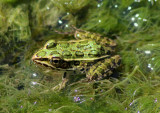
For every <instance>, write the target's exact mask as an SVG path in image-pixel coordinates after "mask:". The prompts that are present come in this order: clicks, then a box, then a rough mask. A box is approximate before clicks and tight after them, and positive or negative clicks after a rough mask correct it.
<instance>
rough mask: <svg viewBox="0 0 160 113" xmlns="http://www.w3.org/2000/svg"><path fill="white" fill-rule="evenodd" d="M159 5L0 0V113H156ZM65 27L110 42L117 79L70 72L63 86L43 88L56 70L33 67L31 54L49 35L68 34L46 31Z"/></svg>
mask: <svg viewBox="0 0 160 113" xmlns="http://www.w3.org/2000/svg"><path fill="white" fill-rule="evenodd" d="M2 2H3V3H2ZM11 3H17V4H16V5H15V4H11ZM159 5H160V2H159V1H158V0H157V1H156V0H150V1H145V0H142V1H140V2H138V0H137V2H136V0H114V1H109V0H105V1H102V0H98V1H96V0H94V1H92V2H91V1H90V0H72V3H71V1H69V0H59V1H58V0H55V1H52V0H51V1H45V0H35V1H31V2H29V3H25V2H21V3H19V1H18V0H3V1H1V4H0V95H1V97H0V112H2V113H3V112H4V113H7V112H8V113H10V112H11V113H15V112H16V113H17V112H18V113H21V112H22V113H23V112H24V113H26V112H29V113H30V112H34V113H44V112H55V113H68V112H76V113H84V112H85V113H106V112H107V113H117V112H118V113H121V112H123V113H132V112H143V113H156V112H159V111H160V110H159V104H160V103H159V101H160V97H159V92H160V88H159V86H160V76H159V75H160V71H159V66H160V57H159V56H160V55H159V42H160V38H159V37H160V33H159V30H160V28H159V24H160V14H159V13H160V9H159ZM71 25H74V26H76V27H78V28H81V29H83V30H88V31H92V32H96V33H100V34H102V35H104V36H106V35H107V36H108V37H109V38H113V39H115V40H116V42H117V50H116V54H120V56H121V57H122V63H121V67H120V68H119V69H117V71H116V72H115V75H118V77H117V76H116V77H110V78H109V79H104V80H101V81H91V82H88V81H86V79H85V77H84V76H80V75H79V76H74V75H73V76H71V77H70V79H71V82H70V83H69V84H68V85H67V87H66V88H65V89H63V90H62V91H59V92H56V91H52V90H51V89H52V88H53V87H54V86H55V85H57V84H58V83H59V82H61V76H62V73H61V72H52V71H51V72H49V69H47V68H45V69H43V68H40V67H37V66H35V65H34V64H33V62H32V61H31V56H32V55H33V53H34V52H35V51H36V50H38V49H39V48H41V47H42V46H43V45H44V43H45V42H46V41H47V40H49V39H52V38H55V39H56V38H57V37H58V39H59V40H62V39H69V38H70V37H67V36H65V35H57V34H56V33H55V32H54V31H56V30H60V31H71V28H70V26H71Z"/></svg>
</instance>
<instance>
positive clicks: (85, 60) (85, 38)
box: [32, 29, 120, 80]
mask: <svg viewBox="0 0 160 113" xmlns="http://www.w3.org/2000/svg"><path fill="white" fill-rule="evenodd" d="M74 37H75V38H76V40H70V41H56V40H49V41H48V42H47V43H46V44H45V45H44V47H43V48H41V49H40V50H39V51H38V52H36V53H35V54H34V55H33V57H32V60H33V61H34V62H35V63H37V64H41V65H43V66H47V67H51V68H52V69H58V70H79V71H80V72H83V73H86V77H87V78H88V80H100V79H102V78H104V77H106V76H110V75H111V74H112V73H113V70H114V69H116V68H117V67H118V66H119V65H120V56H119V55H113V53H114V51H115V46H116V43H115V42H114V41H113V40H111V39H109V38H107V37H103V36H101V35H99V34H96V33H91V32H87V31H83V30H80V29H76V30H75V32H74Z"/></svg>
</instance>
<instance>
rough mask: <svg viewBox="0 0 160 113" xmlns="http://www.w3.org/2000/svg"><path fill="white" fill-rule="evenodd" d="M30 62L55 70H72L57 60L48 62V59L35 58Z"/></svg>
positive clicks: (66, 64)
mask: <svg viewBox="0 0 160 113" xmlns="http://www.w3.org/2000/svg"><path fill="white" fill-rule="evenodd" d="M32 61H33V62H35V63H36V64H39V65H42V66H45V67H50V68H52V69H55V70H73V69H72V68H69V64H68V63H67V62H64V61H62V60H60V59H59V60H58V59H57V58H54V60H53V59H52V60H49V59H48V58H35V57H32Z"/></svg>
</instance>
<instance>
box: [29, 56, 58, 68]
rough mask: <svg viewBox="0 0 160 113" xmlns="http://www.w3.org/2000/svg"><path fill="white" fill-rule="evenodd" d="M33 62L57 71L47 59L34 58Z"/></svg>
mask: <svg viewBox="0 0 160 113" xmlns="http://www.w3.org/2000/svg"><path fill="white" fill-rule="evenodd" d="M32 61H33V62H35V63H36V64H39V65H42V66H45V67H51V68H52V69H56V67H55V66H53V65H51V64H50V61H49V60H48V59H47V58H32Z"/></svg>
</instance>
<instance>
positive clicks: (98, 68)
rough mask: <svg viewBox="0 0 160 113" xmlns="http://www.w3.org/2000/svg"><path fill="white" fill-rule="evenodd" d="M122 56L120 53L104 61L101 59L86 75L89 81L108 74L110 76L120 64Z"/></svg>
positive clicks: (99, 78)
mask: <svg viewBox="0 0 160 113" xmlns="http://www.w3.org/2000/svg"><path fill="white" fill-rule="evenodd" d="M120 61H121V58H120V56H119V55H115V56H113V57H111V58H109V59H105V60H104V61H99V62H97V63H96V64H95V65H93V66H91V67H90V70H89V71H88V72H87V74H86V76H87V78H88V80H89V81H91V80H101V79H103V78H104V77H106V76H110V75H111V74H112V73H113V70H114V69H116V68H117V67H118V66H119V65H120Z"/></svg>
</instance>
